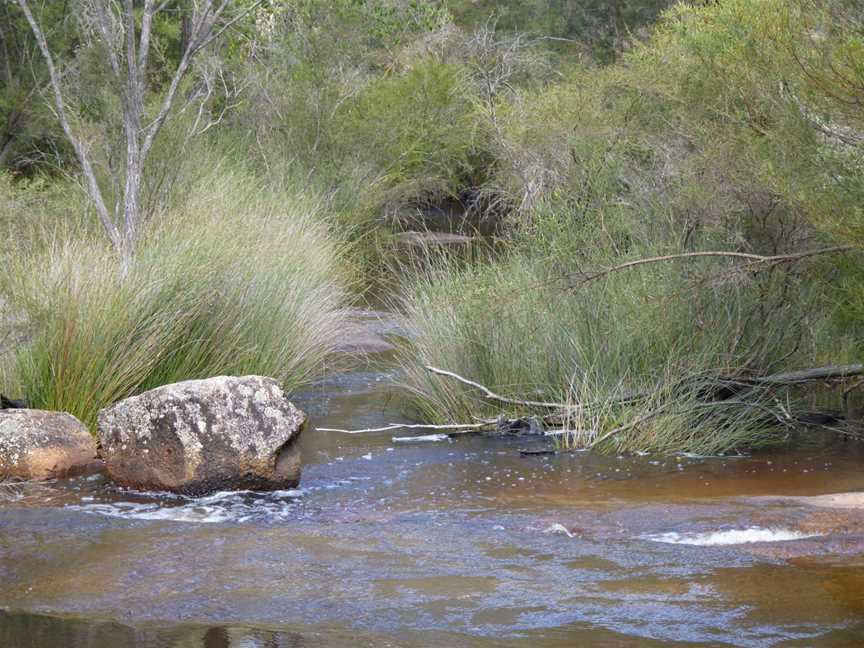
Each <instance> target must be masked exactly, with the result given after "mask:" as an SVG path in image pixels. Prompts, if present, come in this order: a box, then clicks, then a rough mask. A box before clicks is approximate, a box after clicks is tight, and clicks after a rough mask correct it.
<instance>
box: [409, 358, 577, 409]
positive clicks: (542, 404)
mask: <svg viewBox="0 0 864 648" xmlns="http://www.w3.org/2000/svg"><path fill="white" fill-rule="evenodd" d="M426 369H427V370H428V371H431V372H432V373H434V374H437V375H439V376H447V377H448V378H453V379H454V380H458V381H459V382H461V383H462V384H464V385H468V386H469V387H474V388H475V389H479V390H480V391H481V392H483V394H484V395H485V397H486V398H488V399H489V400H494V401H498V402H499V403H506V404H509V405H523V406H525V407H542V408H545V409H560V410H566V409H573V406H572V405H567V404H565V403H548V402H545V401H530V400H520V399H518V398H508V397H507V396H501V395H500V394H496V393H495V392H493V391H492V390H491V389H489V388H488V387H486V386H484V385H481V384H480V383H477V382H474V381H473V380H468V379H467V378H463V377H462V376H460V375H459V374H455V373H453V372H452V371H446V370H445V369H438V368H436V367H430V366H427V367H426Z"/></svg>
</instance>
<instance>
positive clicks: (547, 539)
mask: <svg viewBox="0 0 864 648" xmlns="http://www.w3.org/2000/svg"><path fill="white" fill-rule="evenodd" d="M393 377H394V375H393V373H392V372H389V371H387V370H383V371H379V370H374V371H373V370H363V371H353V372H349V373H345V374H340V375H337V376H334V377H332V378H330V379H328V380H327V381H326V382H324V383H322V384H321V385H320V386H319V387H317V388H316V389H315V390H312V391H311V392H309V393H307V394H303V395H301V396H300V397H298V401H299V402H300V404H301V405H302V406H304V407H305V408H307V409H308V410H309V411H310V414H311V415H312V420H313V423H315V424H317V425H319V426H320V427H372V426H376V425H382V424H386V423H388V422H390V421H392V420H396V419H397V417H398V413H396V412H393V411H392V410H391V407H392V405H393V398H392V396H393V386H392V379H393ZM525 445H526V440H525V439H524V438H523V439H518V438H517V439H514V438H507V439H490V438H479V437H468V436H466V437H462V438H459V439H456V440H452V441H445V442H442V443H430V444H422V445H405V446H403V445H398V446H396V445H394V444H393V443H392V442H391V440H390V436H388V435H358V436H349V435H343V434H339V433H328V432H319V431H315V430H314V429H311V430H309V431H308V432H307V433H305V436H304V438H303V452H304V463H305V467H304V473H303V481H302V485H301V486H302V487H301V488H300V489H297V490H294V491H286V492H281V493H269V494H254V493H220V494H217V495H215V496H212V497H208V498H202V499H197V500H191V499H184V498H181V497H176V496H166V495H160V494H141V493H134V492H131V491H124V490H122V489H118V488H116V487H114V486H112V485H111V484H109V483H108V482H107V481H106V480H105V479H104V478H102V477H96V478H87V479H76V480H66V481H58V482H56V483H51V484H46V485H40V486H3V487H2V489H0V582H2V587H0V610H2V611H0V646H3V647H6V646H10V647H15V648H19V647H21V648H28V647H31V646H32V647H39V648H43V647H48V646H51V647H54V646H63V647H64V648H65V647H69V648H91V647H96V646H100V647H101V646H124V647H126V646H129V647H132V648H144V647H147V648H149V647H151V646H153V647H157V646H158V647H161V646H176V647H178V648H179V647H181V646H182V647H187V646H206V647H208V648H210V647H214V648H215V647H222V646H236V647H240V646H242V647H244V648H248V647H258V646H261V647H264V646H267V647H270V646H292V647H295V646H337V647H338V646H346V647H347V646H380V645H390V646H481V647H482V646H511V645H512V646H532V647H534V646H539V647H550V648H551V647H559V646H560V647H563V646H574V645H599V646H606V645H608V646H626V645H639V646H646V645H647V646H650V645H653V644H655V643H656V644H657V645H659V644H661V643H663V642H668V641H676V642H680V643H682V644H685V645H687V644H692V645H736V646H738V645H740V646H774V645H782V646H817V645H825V646H846V645H849V646H853V645H860V644H861V643H862V642H864V510H861V509H845V510H839V509H828V508H821V507H816V506H813V505H811V503H810V502H809V501H808V500H807V499H806V497H807V496H812V495H818V494H822V493H831V492H842V491H861V490H864V471H862V470H861V466H862V465H864V452H862V450H861V448H860V447H859V446H857V445H855V444H852V443H848V444H843V443H837V444H833V445H828V446H824V445H823V446H816V445H814V446H813V447H812V448H810V449H802V450H798V451H795V452H783V453H766V454H759V455H756V456H748V457H729V458H697V457H673V458H660V457H653V456H650V455H649V456H644V457H602V456H597V455H594V454H589V453H573V454H567V455H555V456H549V455H537V456H520V453H519V449H520V448H523V447H524V446H525Z"/></svg>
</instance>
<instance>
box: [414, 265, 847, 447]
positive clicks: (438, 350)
mask: <svg viewBox="0 0 864 648" xmlns="http://www.w3.org/2000/svg"><path fill="white" fill-rule="evenodd" d="M601 259H602V253H600V252H598V253H597V254H596V255H595V256H594V260H593V262H594V263H597V264H600V266H601V267H604V266H605V267H608V266H610V265H614V263H612V262H611V261H610V260H609V259H606V261H605V262H601ZM644 270H645V271H644V272H639V273H634V274H626V273H621V274H614V273H613V274H611V275H609V276H606V277H604V278H603V279H601V280H598V281H596V282H588V283H586V284H584V285H566V284H563V285H562V283H561V282H560V281H555V277H554V276H553V275H550V273H549V270H548V263H547V262H546V261H545V260H543V261H536V260H533V259H532V258H530V257H526V256H525V255H524V254H521V253H515V254H512V255H510V256H507V257H505V258H502V259H499V260H498V261H495V262H493V263H491V264H488V265H485V266H481V267H467V268H465V267H462V268H459V267H455V266H453V265H452V264H446V263H444V264H439V265H437V266H435V267H433V268H431V269H430V270H429V271H428V272H426V273H421V274H420V275H419V276H418V277H416V278H415V280H414V282H413V284H411V286H410V288H409V289H408V290H407V292H406V296H405V299H404V303H403V306H402V307H403V309H404V311H405V313H406V316H407V318H408V320H409V322H410V323H411V327H412V328H413V331H412V333H413V335H412V338H411V339H410V340H409V341H407V342H406V343H405V344H404V345H403V348H402V350H401V356H400V358H401V363H402V366H403V369H404V376H405V383H406V393H407V397H406V403H407V406H408V408H409V409H410V410H412V411H413V412H414V413H416V414H417V415H418V416H419V417H420V418H422V419H424V420H431V421H434V422H436V423H464V422H470V421H472V420H473V419H474V417H477V416H482V417H495V416H497V415H499V414H501V413H505V414H507V415H508V416H512V417H519V416H526V415H529V414H536V413H537V412H536V411H533V412H532V411H531V410H530V408H525V407H519V406H513V405H509V406H504V405H502V404H501V403H497V402H493V401H490V400H489V399H485V398H483V396H482V394H480V393H479V392H478V391H477V390H473V389H471V388H470V387H467V386H465V385H462V384H460V383H458V382H456V381H452V380H449V379H446V378H442V377H440V376H437V375H434V374H432V373H430V372H429V371H427V370H426V369H425V368H424V367H425V366H428V365H432V366H435V367H439V368H442V369H447V370H449V371H453V372H455V373H457V374H459V375H461V376H464V377H466V378H469V379H471V380H474V381H476V382H479V383H481V384H483V385H486V386H487V387H489V388H490V389H492V390H493V391H495V392H496V393H498V394H505V395H507V396H511V397H513V398H516V399H522V400H542V401H547V402H549V401H551V402H557V403H562V404H564V405H565V407H562V408H561V412H562V413H564V417H563V421H562V425H563V427H564V428H565V429H567V430H569V431H570V433H569V434H566V435H564V436H563V437H562V439H561V444H562V446H563V447H567V448H577V447H583V448H584V447H591V448H595V449H598V450H601V451H606V452H621V451H654V452H661V453H672V452H682V451H683V452H693V453H697V454H707V455H711V454H721V453H725V452H728V451H730V450H732V449H734V448H741V447H752V446H756V445H762V444H765V443H770V442H774V441H777V440H780V439H782V438H785V435H786V433H787V432H788V430H787V429H786V428H785V424H784V423H783V421H782V419H781V415H780V414H779V413H778V408H777V407H776V404H775V403H774V401H773V400H772V399H771V398H769V394H768V393H767V392H765V391H764V390H756V389H748V390H741V391H740V392H739V393H736V394H735V396H734V398H731V397H729V396H728V395H725V396H722V397H716V396H714V392H716V391H718V387H719V386H722V383H723V381H724V380H729V379H730V377H731V378H734V377H736V376H747V375H752V374H760V373H764V372H768V371H775V370H780V369H781V368H783V367H784V366H792V367H794V366H807V364H808V363H812V362H814V361H815V358H814V357H813V356H812V355H808V354H812V353H813V351H814V349H813V347H812V346H811V345H810V344H809V342H808V343H805V344H802V343H801V336H802V335H813V336H819V335H825V331H824V330H823V329H824V327H825V326H828V320H829V319H830V315H829V314H827V313H826V314H825V316H824V318H822V319H820V318H819V317H814V318H813V319H811V320H809V321H808V322H807V326H808V327H809V328H808V329H807V330H802V320H801V318H800V311H799V310H798V309H802V310H803V311H805V312H817V313H818V306H817V305H816V304H817V303H818V301H817V297H816V295H817V294H818V290H814V289H813V287H812V286H809V285H805V284H803V283H800V282H798V281H797V280H796V279H795V278H794V277H791V276H788V275H784V274H783V273H776V274H772V273H765V274H755V275H754V274H749V273H748V274H744V275H742V274H741V273H738V272H735V271H734V269H732V268H730V267H728V266H727V265H725V264H724V262H720V263H716V264H713V265H711V266H709V267H708V268H707V269H706V268H703V270H702V271H701V272H698V273H697V272H694V271H693V270H692V269H686V268H685V269H684V270H683V271H682V268H680V267H674V266H670V265H657V266H654V267H650V268H644ZM781 284H782V285H785V288H783V289H782V290H781ZM790 303H791V304H795V308H790V307H789V304H790ZM814 339H815V338H814ZM634 394H636V395H639V397H638V398H633V397H632V395H634ZM625 396H627V397H626V398H625Z"/></svg>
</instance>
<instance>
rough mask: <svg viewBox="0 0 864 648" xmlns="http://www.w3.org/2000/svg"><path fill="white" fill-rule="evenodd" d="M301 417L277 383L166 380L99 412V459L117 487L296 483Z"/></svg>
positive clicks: (184, 489) (190, 488)
mask: <svg viewBox="0 0 864 648" xmlns="http://www.w3.org/2000/svg"><path fill="white" fill-rule="evenodd" d="M305 420H306V415H305V414H304V413H303V412H302V411H300V410H299V409H297V408H296V407H295V406H294V405H293V404H292V403H291V402H289V400H288V398H287V397H286V395H285V393H284V392H283V391H282V388H281V387H280V386H279V384H278V383H277V382H276V381H275V380H273V379H271V378H265V377H261V376H245V377H230V376H219V377H216V378H209V379H206V380H189V381H185V382H181V383H176V384H173V385H166V386H164V387H159V388H157V389H154V390H151V391H149V392H146V393H144V394H141V395H139V396H135V397H133V398H129V399H126V400H123V401H121V402H119V403H117V404H115V405H113V406H112V407H109V408H107V409H104V410H102V411H101V412H100V413H99V440H100V444H101V452H102V457H103V458H104V460H105V464H106V468H107V470H108V473H109V474H110V475H111V478H112V479H114V481H116V482H117V483H118V484H121V485H124V486H129V487H132V488H137V489H143V490H168V491H172V492H175V493H181V494H185V495H205V494H208V493H212V492H214V491H219V490H279V489H288V488H293V487H295V486H297V484H298V483H299V481H300V470H301V463H300V449H299V446H298V444H297V438H298V437H299V435H300V432H301V429H302V427H303V424H304V422H305Z"/></svg>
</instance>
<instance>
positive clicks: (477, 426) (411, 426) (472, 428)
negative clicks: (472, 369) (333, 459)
mask: <svg viewBox="0 0 864 648" xmlns="http://www.w3.org/2000/svg"><path fill="white" fill-rule="evenodd" d="M495 424H497V421H495V420H490V421H481V422H479V423H451V424H444V425H432V424H423V423H390V424H389V425H386V426H384V427H379V428H364V429H362V430H343V429H341V428H315V429H316V430H318V431H319V432H340V433H341V434H366V433H371V432H390V431H391V430H452V431H451V432H449V434H463V433H467V432H476V431H478V430H482V429H483V428H488V427H490V426H492V425H495Z"/></svg>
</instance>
